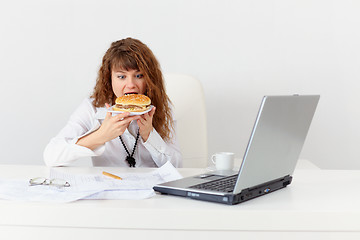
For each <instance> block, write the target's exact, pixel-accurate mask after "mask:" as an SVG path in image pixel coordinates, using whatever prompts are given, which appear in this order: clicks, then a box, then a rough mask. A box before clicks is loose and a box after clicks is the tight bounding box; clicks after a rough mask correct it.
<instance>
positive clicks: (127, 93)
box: [124, 92, 138, 95]
mask: <svg viewBox="0 0 360 240" xmlns="http://www.w3.org/2000/svg"><path fill="white" fill-rule="evenodd" d="M129 94H138V93H137V92H126V93H124V95H129Z"/></svg>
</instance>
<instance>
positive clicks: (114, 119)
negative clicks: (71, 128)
mask: <svg viewBox="0 0 360 240" xmlns="http://www.w3.org/2000/svg"><path fill="white" fill-rule="evenodd" d="M105 105H106V108H109V107H110V105H109V104H107V103H106V104H105ZM129 115H130V113H129V112H123V113H119V114H118V115H115V116H112V114H111V112H107V113H106V117H105V119H104V121H103V123H102V124H101V126H100V128H99V129H98V130H97V132H98V134H99V136H100V137H101V138H102V139H103V141H104V142H108V141H110V140H113V139H114V138H117V137H119V136H121V135H122V134H123V133H124V132H125V130H126V128H127V127H128V126H129V124H130V122H131V121H133V120H137V119H139V118H140V116H129Z"/></svg>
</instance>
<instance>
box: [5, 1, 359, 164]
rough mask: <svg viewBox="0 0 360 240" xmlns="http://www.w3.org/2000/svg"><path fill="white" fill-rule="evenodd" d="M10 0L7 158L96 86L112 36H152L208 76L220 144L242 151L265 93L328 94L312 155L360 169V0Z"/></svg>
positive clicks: (20, 158)
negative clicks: (99, 69)
mask: <svg viewBox="0 0 360 240" xmlns="http://www.w3.org/2000/svg"><path fill="white" fill-rule="evenodd" d="M4 2H5V1H1V3H0V34H1V37H0V70H1V78H0V103H1V109H0V119H1V120H0V121H1V125H0V146H1V155H0V156H1V157H0V163H1V164H43V160H42V152H43V149H44V147H45V145H46V144H47V142H48V141H49V139H50V138H51V137H53V136H54V135H55V134H57V132H58V131H59V130H60V129H61V128H62V127H63V126H64V125H65V123H66V121H67V119H68V117H69V115H70V114H71V113H72V111H73V110H74V109H75V108H76V107H77V106H78V104H79V103H80V102H81V100H82V99H83V98H84V97H86V96H88V95H89V94H90V93H91V91H92V88H93V86H94V83H95V78H96V75H97V71H98V68H99V66H100V62H101V58H102V56H103V54H104V53H105V51H106V50H107V48H108V47H109V46H110V43H111V42H113V41H115V40H118V39H122V38H125V37H128V36H131V37H135V38H138V39H140V40H142V41H143V42H144V43H146V44H147V45H148V46H149V47H150V48H151V49H152V50H153V52H154V53H155V55H156V56H157V58H158V59H159V61H160V63H161V65H162V69H163V72H164V73H184V74H189V75H192V76H195V77H196V78H198V79H199V80H200V81H201V82H202V83H203V86H204V91H205V97H206V104H207V115H208V136H209V154H212V153H214V152H216V151H233V152H235V153H236V156H237V157H239V158H241V157H242V154H243V152H244V150H245V147H246V144H247V141H248V137H249V134H250V131H251V128H252V126H253V122H254V119H255V116H256V113H257V110H258V106H259V104H260V101H261V98H262V96H263V95H265V94H270V95H272V94H292V93H299V94H321V100H320V103H319V106H318V109H317V113H316V116H315V118H314V120H313V124H312V127H311V129H310V132H309V135H308V138H307V141H306V144H305V146H304V149H303V152H302V156H301V157H302V158H307V159H309V160H311V161H312V162H313V163H315V164H316V165H318V166H320V167H322V168H340V169H353V168H356V169H360V161H359V156H360V147H359V146H360V141H359V139H360V127H359V123H360V111H359V108H360V107H359V103H360V95H359V91H358V89H359V87H360V86H359V85H360V84H359V80H360V31H359V27H360V14H359V12H360V1H356V0H354V1H350V0H333V1H329V0H293V1H289V0H272V1H269V0H259V1H245V0H244V1H241V0H238V1H236V0H218V1H214V0H203V1H199V0H198V1H196V0H182V1H180V0H174V1H168V0H153V1H147V0H135V1H134V0H133V1H121V0H114V1H110V0H101V1H90V0H78V1H75V0H56V1H48V0H32V1H27V0H13V1H7V3H4Z"/></svg>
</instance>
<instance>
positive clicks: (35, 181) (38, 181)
mask: <svg viewBox="0 0 360 240" xmlns="http://www.w3.org/2000/svg"><path fill="white" fill-rule="evenodd" d="M29 183H30V186H36V185H52V186H57V187H70V183H68V182H67V181H65V180H63V179H47V178H43V177H37V178H32V179H30V180H29Z"/></svg>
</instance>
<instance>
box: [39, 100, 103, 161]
mask: <svg viewBox="0 0 360 240" xmlns="http://www.w3.org/2000/svg"><path fill="white" fill-rule="evenodd" d="M94 116H95V108H94V107H93V106H92V103H91V100H90V99H85V100H84V101H83V102H82V103H81V105H80V106H79V107H78V108H77V109H76V110H75V112H74V113H73V114H72V115H71V117H70V119H69V121H68V122H67V124H66V125H65V127H64V128H63V129H62V130H61V131H60V132H59V133H58V135H57V136H55V137H54V138H52V139H51V140H50V142H49V143H48V145H47V146H46V147H45V150H44V161H45V164H46V165H47V166H64V165H69V164H70V163H72V162H74V161H75V160H77V159H79V158H82V157H91V156H99V155H101V154H102V153H103V152H104V151H105V145H102V146H100V147H98V148H97V149H95V150H94V151H93V150H90V149H89V148H86V147H83V146H80V145H77V144H76V142H77V141H78V139H79V138H81V137H83V136H85V135H88V134H90V133H92V132H94V131H95V130H97V129H98V128H99V127H100V123H99V121H98V120H97V119H96V118H95V117H94Z"/></svg>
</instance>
